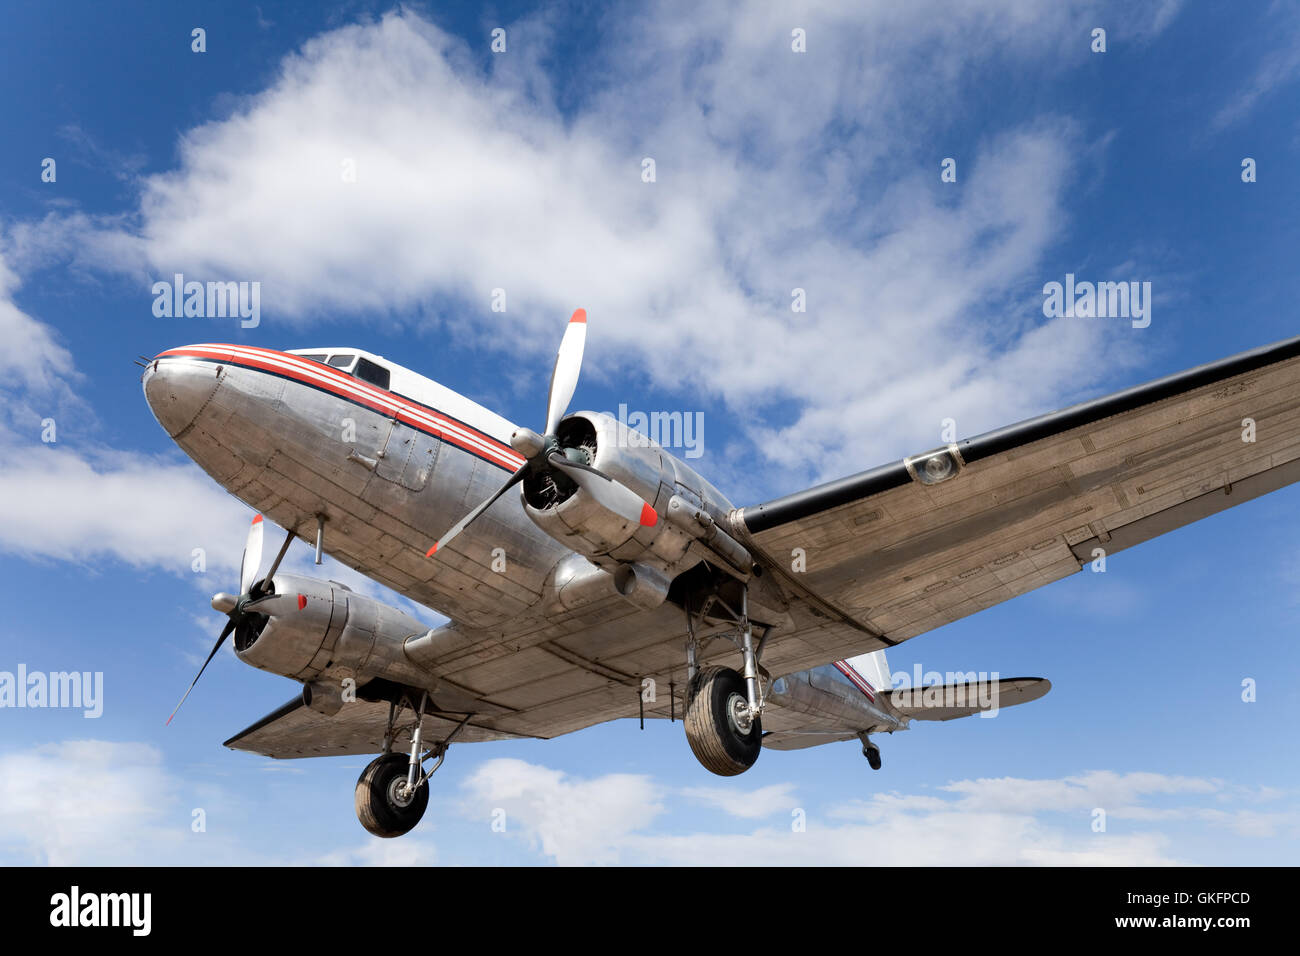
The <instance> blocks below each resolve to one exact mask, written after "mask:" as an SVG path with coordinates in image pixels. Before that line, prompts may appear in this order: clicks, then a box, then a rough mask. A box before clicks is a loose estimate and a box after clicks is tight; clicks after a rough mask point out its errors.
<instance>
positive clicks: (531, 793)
mask: <svg viewBox="0 0 1300 956" xmlns="http://www.w3.org/2000/svg"><path fill="white" fill-rule="evenodd" d="M463 786H464V790H465V797H466V799H465V803H464V805H463V808H462V809H463V811H464V813H465V814H466V815H467V816H469V817H472V818H476V819H479V820H483V821H485V822H487V821H492V820H493V819H496V818H497V817H495V816H494V815H495V814H496V813H497V811H499V810H503V811H505V816H504V822H505V828H506V829H505V831H504V833H505V835H507V836H515V837H517V836H523V837H524V839H526V840H527V841H529V843H530V844H531V845H532V846H533V847H535V848H536V849H539V850H540V851H541V852H542V853H543V854H544V855H546V856H549V857H551V858H552V859H554V860H555V862H556V863H559V864H560V865H562V866H573V865H598V864H608V863H617V862H619V857H620V849H621V847H622V845H623V844H625V843H626V842H627V841H628V840H629V839H632V837H633V834H634V833H635V832H636V831H638V830H641V829H644V828H645V827H647V826H649V825H650V824H651V823H652V822H653V821H654V820H655V818H656V817H658V816H659V815H660V814H662V813H663V811H664V807H663V803H662V801H661V791H660V788H659V787H658V786H657V785H656V784H654V783H653V782H652V781H651V780H650V779H649V778H647V777H644V776H640V775H636V774H609V775H606V776H603V777H597V778H594V779H592V780H581V779H575V778H573V777H571V776H569V775H568V774H565V773H563V772H562V771H559V770H552V769H550V768H548V767H540V766H538V765H536V764H530V763H526V762H525V761H522V760H510V759H499V760H489V761H487V762H486V763H484V764H482V765H481V766H480V767H479V768H478V769H477V770H475V771H474V773H473V774H472V775H471V776H470V777H469V778H468V779H467V780H466V781H465V783H464V785H463Z"/></svg>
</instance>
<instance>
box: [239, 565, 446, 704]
mask: <svg viewBox="0 0 1300 956" xmlns="http://www.w3.org/2000/svg"><path fill="white" fill-rule="evenodd" d="M272 587H273V589H274V593H273V594H271V595H269V596H268V597H265V598H262V599H261V600H260V601H256V602H254V603H252V604H250V605H248V606H247V608H246V613H245V616H244V620H243V621H242V622H241V623H240V624H239V626H238V627H236V628H235V653H236V654H238V655H239V658H240V659H241V660H243V661H244V662H245V663H247V664H251V665H252V666H254V667H257V668H260V669H261V670H264V671H271V672H272V673H274V674H281V675H283V676H284V677H292V678H294V679H295V680H300V681H303V682H318V684H319V686H316V687H314V689H313V690H312V700H307V699H306V696H304V701H305V702H307V703H308V705H309V706H312V707H313V709H316V710H321V712H322V713H326V712H328V708H329V707H330V706H332V699H333V697H334V690H333V689H332V688H339V687H341V682H342V680H343V679H344V678H348V677H350V678H353V679H354V680H355V681H356V682H357V684H358V685H360V684H362V683H364V682H365V681H366V680H369V679H370V678H372V677H386V678H388V679H389V680H393V681H398V682H402V683H408V684H414V685H417V686H418V685H419V684H421V683H422V682H423V681H425V680H426V679H427V677H428V675H427V674H425V673H424V672H422V671H420V670H418V669H416V668H415V667H414V666H413V665H412V664H411V663H410V662H409V661H408V660H407V659H406V656H405V654H404V653H403V651H402V644H403V643H404V642H405V641H406V639H407V638H408V637H411V636H412V635H415V634H423V633H424V632H425V631H427V630H428V626H427V625H425V624H422V623H420V622H419V621H417V620H416V619H415V618H413V617H411V616H410V615H409V614H406V613H404V612H402V611H399V610H397V609H396V608H393V607H389V606H388V605H386V604H381V603H379V602H378V601H375V600H373V599H372V598H368V597H365V596H364V595H361V594H357V593H355V592H353V591H352V590H350V589H349V588H347V587H346V586H345V585H342V584H338V583H337V582H334V581H319V580H316V579H314V578H304V577H300V576H298V575H296V574H277V575H275V577H274V578H273V579H272ZM250 612H256V614H254V613H250ZM339 704H340V706H341V704H342V700H341V698H340V700H339ZM322 708H324V709H322Z"/></svg>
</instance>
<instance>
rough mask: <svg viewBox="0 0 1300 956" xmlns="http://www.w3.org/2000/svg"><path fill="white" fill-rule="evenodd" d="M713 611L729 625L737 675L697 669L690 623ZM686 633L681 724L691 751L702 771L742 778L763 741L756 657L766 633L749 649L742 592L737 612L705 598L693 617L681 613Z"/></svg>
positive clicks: (714, 596) (730, 671) (717, 600)
mask: <svg viewBox="0 0 1300 956" xmlns="http://www.w3.org/2000/svg"><path fill="white" fill-rule="evenodd" d="M714 606H719V607H720V608H721V609H722V610H724V611H725V612H727V614H728V616H729V617H730V619H731V620H732V621H733V622H734V624H735V626H736V627H735V630H736V632H738V639H737V638H736V637H735V636H733V637H732V639H733V640H735V642H736V644H737V647H738V648H739V650H740V652H741V661H742V666H743V671H741V672H737V671H735V670H733V669H731V668H730V667H716V666H715V667H705V668H700V667H699V666H698V664H697V656H698V653H699V648H700V646H701V645H700V642H699V641H698V640H697V639H696V636H695V620H696V617H697V616H698V618H699V620H700V621H704V619H705V617H706V616H707V615H708V613H709V611H710V609H711V608H712V607H714ZM686 624H687V631H688V634H689V637H688V640H687V644H686V661H687V675H688V677H689V681H688V683H687V687H686V713H685V717H684V719H683V721H682V723H683V725H684V726H685V728H686V741H687V743H689V744H690V745H691V752H692V753H694V754H695V758H696V759H697V760H699V762H700V763H701V764H703V765H704V768H705V769H706V770H708V771H710V772H712V773H716V774H718V775H719V776H721V777H732V776H735V775H736V774H739V773H744V772H745V771H746V770H748V769H749V768H750V767H752V766H753V765H754V761H756V760H757V759H758V754H759V751H760V750H761V749H762V742H763V720H762V715H763V705H764V703H765V694H764V689H763V684H762V680H761V677H760V675H765V674H766V672H764V671H763V670H762V668H761V667H760V666H759V654H760V653H761V651H762V648H763V644H764V642H766V640H767V633H766V631H765V632H764V634H763V638H762V640H760V641H759V643H758V646H757V647H755V645H754V640H753V630H752V628H751V626H750V622H749V615H748V607H747V600H746V593H745V591H744V589H743V588H742V590H741V593H740V611H739V613H737V612H735V611H734V610H732V609H731V607H730V606H729V605H727V604H726V602H725V601H723V600H722V598H721V597H720V596H719V595H717V593H716V592H715V593H714V594H712V595H710V596H709V598H707V599H706V600H705V602H704V605H703V606H702V608H701V609H700V611H699V612H698V615H697V614H694V613H692V611H691V609H690V607H689V605H688V606H687V610H686Z"/></svg>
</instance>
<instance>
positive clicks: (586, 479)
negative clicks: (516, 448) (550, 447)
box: [546, 451, 659, 528]
mask: <svg viewBox="0 0 1300 956" xmlns="http://www.w3.org/2000/svg"><path fill="white" fill-rule="evenodd" d="M546 460H547V461H548V462H549V463H550V464H551V465H552V466H554V467H555V468H558V469H559V470H560V471H562V472H564V473H565V474H566V475H568V476H569V477H570V478H572V479H573V481H574V483H575V484H576V485H577V486H578V487H579V488H581V489H582V490H583V491H585V492H587V494H589V495H591V496H592V497H593V498H595V499H596V501H597V502H599V503H600V505H601V506H602V507H604V508H606V509H608V510H609V511H612V512H614V514H616V515H618V516H619V517H620V518H623V519H624V520H626V521H635V522H636V523H638V524H640V525H643V526H645V527H647V528H650V527H653V526H654V524H655V522H657V521H658V520H659V515H658V513H657V512H656V511H655V510H654V508H652V507H650V505H648V504H647V503H646V502H645V501H643V500H642V499H641V496H640V495H638V494H637V493H636V492H635V491H633V490H632V489H631V488H629V487H628V486H627V485H624V484H620V483H619V482H617V481H615V480H614V479H613V478H611V477H609V475H607V474H605V473H604V472H603V471H598V470H597V469H595V468H592V467H591V466H590V465H580V464H578V462H576V461H569V459H567V458H565V457H564V455H563V454H561V453H560V452H558V451H556V452H551V454H550V456H549V457H548V458H547V459H546Z"/></svg>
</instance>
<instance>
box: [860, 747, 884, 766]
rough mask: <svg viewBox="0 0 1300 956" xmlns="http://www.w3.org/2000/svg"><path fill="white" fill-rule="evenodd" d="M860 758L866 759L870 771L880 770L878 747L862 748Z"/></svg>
mask: <svg viewBox="0 0 1300 956" xmlns="http://www.w3.org/2000/svg"><path fill="white" fill-rule="evenodd" d="M862 756H864V757H866V758H867V763H869V764H871V769H872V770H879V769H880V748H879V747H863V748H862Z"/></svg>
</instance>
